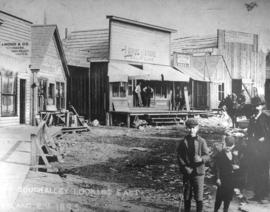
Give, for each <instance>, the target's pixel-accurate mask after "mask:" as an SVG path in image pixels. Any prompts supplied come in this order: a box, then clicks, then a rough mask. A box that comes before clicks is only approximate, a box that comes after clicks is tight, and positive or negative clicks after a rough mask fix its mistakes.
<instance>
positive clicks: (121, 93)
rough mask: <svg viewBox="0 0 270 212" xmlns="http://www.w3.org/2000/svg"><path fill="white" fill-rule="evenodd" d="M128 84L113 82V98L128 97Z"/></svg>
mask: <svg viewBox="0 0 270 212" xmlns="http://www.w3.org/2000/svg"><path fill="white" fill-rule="evenodd" d="M125 85H126V83H125V82H113V83H112V96H113V97H126V87H125Z"/></svg>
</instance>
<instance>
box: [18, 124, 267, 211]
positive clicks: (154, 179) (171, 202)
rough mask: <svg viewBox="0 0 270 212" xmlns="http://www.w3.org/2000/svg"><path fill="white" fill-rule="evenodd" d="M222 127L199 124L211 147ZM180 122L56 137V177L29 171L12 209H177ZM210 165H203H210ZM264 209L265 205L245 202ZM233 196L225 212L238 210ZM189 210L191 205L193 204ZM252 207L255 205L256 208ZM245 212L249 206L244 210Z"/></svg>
mask: <svg viewBox="0 0 270 212" xmlns="http://www.w3.org/2000/svg"><path fill="white" fill-rule="evenodd" d="M223 134H224V128H221V127H211V128H207V127H202V128H201V129H200V135H201V136H202V137H204V138H205V139H206V140H207V143H208V145H209V147H210V148H211V149H212V148H213V146H214V145H215V144H216V142H220V141H221V137H222V135H223ZM184 135H185V129H184V127H183V126H181V125H179V126H171V127H151V128H150V127H149V128H145V129H142V130H139V129H131V128H120V127H92V128H91V131H90V132H82V133H79V134H78V133H77V134H66V135H64V136H62V138H61V139H60V140H59V141H60V144H61V148H62V149H63V150H65V152H66V155H65V159H64V163H61V164H55V166H57V167H58V168H61V170H62V172H63V173H62V174H61V176H59V175H57V174H48V173H43V172H29V175H28V177H27V179H26V181H25V183H24V186H23V187H22V188H21V192H20V194H19V197H18V199H17V202H16V209H17V211H108V212H111V211H178V208H179V194H180V193H181V191H182V180H181V175H180V174H179V170H178V167H177V163H176V155H175V150H176V146H177V143H178V141H179V139H181V138H182V137H183V136H184ZM210 165H211V164H209V166H210ZM247 194H249V195H252V194H251V193H250V192H248V193H247ZM214 196H215V186H214V184H213V179H212V173H211V171H210V169H209V170H208V171H207V175H206V186H205V193H204V199H205V200H204V208H205V211H213V205H214ZM249 206H250V207H251V206H256V207H257V206H259V207H260V211H264V209H265V210H266V211H267V208H269V205H268V204H266V205H258V204H257V203H249ZM238 207H239V202H238V200H237V199H235V200H234V202H233V204H232V206H231V210H230V211H238ZM193 208H194V211H195V206H194V207H193ZM257 210H258V209H257V208H256V211H257ZM249 211H251V210H249Z"/></svg>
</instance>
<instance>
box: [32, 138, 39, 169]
mask: <svg viewBox="0 0 270 212" xmlns="http://www.w3.org/2000/svg"><path fill="white" fill-rule="evenodd" d="M36 139H37V136H36V134H31V166H32V170H33V171H37V170H38V169H37V165H38V160H37V146H36Z"/></svg>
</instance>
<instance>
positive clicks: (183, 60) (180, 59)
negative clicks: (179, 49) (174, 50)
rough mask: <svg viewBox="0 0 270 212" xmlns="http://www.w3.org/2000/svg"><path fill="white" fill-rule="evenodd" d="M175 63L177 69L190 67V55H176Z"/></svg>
mask: <svg viewBox="0 0 270 212" xmlns="http://www.w3.org/2000/svg"><path fill="white" fill-rule="evenodd" d="M176 63H177V66H179V67H190V55H187V54H177V55H176Z"/></svg>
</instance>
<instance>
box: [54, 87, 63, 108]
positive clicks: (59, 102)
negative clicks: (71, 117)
mask: <svg viewBox="0 0 270 212" xmlns="http://www.w3.org/2000/svg"><path fill="white" fill-rule="evenodd" d="M56 108H57V109H58V110H61V109H64V108H65V83H63V82H56Z"/></svg>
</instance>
